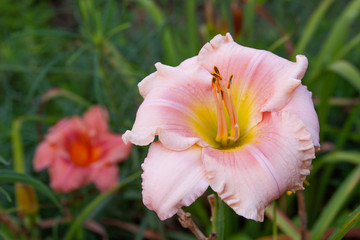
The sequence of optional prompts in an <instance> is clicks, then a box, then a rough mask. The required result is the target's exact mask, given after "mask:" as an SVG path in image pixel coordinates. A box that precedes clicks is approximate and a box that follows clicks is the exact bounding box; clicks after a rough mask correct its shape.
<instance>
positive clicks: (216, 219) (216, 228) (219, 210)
mask: <svg viewBox="0 0 360 240" xmlns="http://www.w3.org/2000/svg"><path fill="white" fill-rule="evenodd" d="M214 200H215V202H214V214H213V216H212V217H213V219H212V228H213V229H212V231H213V232H215V233H216V234H217V236H218V237H217V240H223V239H224V202H223V201H222V200H221V198H220V197H219V196H217V195H216V197H215V199H214Z"/></svg>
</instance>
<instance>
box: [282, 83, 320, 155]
mask: <svg viewBox="0 0 360 240" xmlns="http://www.w3.org/2000/svg"><path fill="white" fill-rule="evenodd" d="M282 111H287V112H291V113H294V114H296V116H297V117H298V118H300V119H301V120H302V121H303V123H304V124H305V126H306V128H307V130H308V131H309V132H310V134H311V138H312V141H313V144H314V146H315V147H316V149H319V148H320V143H319V131H320V126H319V120H318V116H317V114H316V112H315V109H314V103H313V101H312V94H311V92H309V91H308V90H307V88H306V87H305V86H303V85H301V86H299V87H298V88H297V89H296V90H295V92H294V97H293V98H292V99H291V101H290V102H289V103H288V104H287V105H286V106H285V107H284V108H283V109H282Z"/></svg>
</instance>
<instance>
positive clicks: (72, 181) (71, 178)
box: [49, 158, 91, 193]
mask: <svg viewBox="0 0 360 240" xmlns="http://www.w3.org/2000/svg"><path fill="white" fill-rule="evenodd" d="M49 174H50V185H51V188H52V189H54V190H55V191H56V192H63V193H67V192H70V191H73V190H75V189H78V188H80V187H82V186H85V185H87V184H89V180H90V177H89V176H90V174H91V173H90V172H89V168H84V167H78V166H75V165H74V164H72V163H70V162H69V161H66V160H65V159H62V158H57V159H55V160H54V162H53V164H52V165H51V166H50V168H49Z"/></svg>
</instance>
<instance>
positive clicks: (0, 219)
mask: <svg viewBox="0 0 360 240" xmlns="http://www.w3.org/2000/svg"><path fill="white" fill-rule="evenodd" d="M359 30H360V1H359V0H344V1H334V0H321V1H320V0H317V1H313V0H303V1H291V0H278V1H270V0H268V1H266V0H247V1H246V0H225V1H220V0H202V1H195V0H187V1H180V0H172V1H165V0H156V1H155V0H123V1H112V0H108V1H101V0H98V1H91V0H78V1H69V0H64V1H61V0H49V1H45V0H28V1H13V0H0V168H1V169H2V170H4V171H5V170H6V171H5V172H4V173H3V174H2V173H1V172H0V182H1V185H0V187H1V188H0V190H1V191H0V239H1V238H3V239H64V237H67V239H195V237H194V236H193V235H192V234H191V233H190V232H189V231H188V230H186V229H183V228H181V226H180V224H179V223H178V221H177V218H176V217H173V218H171V219H169V220H167V221H163V222H162V221H160V220H159V219H158V217H157V216H156V215H155V213H154V212H152V211H149V210H147V209H146V208H145V207H144V205H143V203H142V199H141V179H140V177H139V178H137V179H136V180H135V181H132V182H130V183H127V184H124V185H123V186H122V188H121V189H120V190H119V191H117V192H116V193H115V194H111V195H104V194H102V195H99V193H98V191H97V190H96V188H95V187H94V186H92V185H90V186H88V187H85V188H82V189H80V190H77V191H74V192H72V193H69V194H57V193H53V192H52V191H51V190H50V189H42V188H41V187H42V185H40V183H39V182H42V183H44V184H45V185H48V183H49V178H48V174H47V172H46V171H42V172H39V173H38V172H34V170H33V167H32V161H33V155H34V151H35V149H36V146H37V144H39V142H40V141H41V140H42V139H43V136H44V134H45V133H46V132H47V129H48V128H49V127H50V126H51V125H53V124H54V123H56V122H57V121H58V120H59V119H61V118H63V117H67V116H73V115H82V114H83V113H84V112H85V111H86V109H88V107H89V106H91V105H94V104H99V105H102V106H105V107H106V108H107V109H108V111H109V113H110V119H111V129H112V130H113V131H114V132H116V133H124V132H125V130H127V129H130V128H131V127H132V124H133V122H134V120H135V114H136V110H137V107H138V106H139V105H140V103H141V102H142V98H141V96H140V95H139V93H138V88H137V84H138V82H139V81H141V80H142V79H143V78H144V77H145V76H147V75H148V74H150V73H152V72H154V71H155V68H154V64H155V63H156V62H162V63H164V64H168V65H172V66H176V65H178V64H180V62H182V61H183V60H185V59H186V58H189V57H192V56H194V55H196V54H197V53H198V52H199V50H200V48H201V47H202V46H203V45H204V44H205V43H206V42H207V41H209V40H210V39H212V38H213V37H214V36H215V35H216V34H225V33H226V32H230V33H231V34H232V36H233V37H234V39H235V41H236V42H238V43H239V44H241V45H245V46H249V47H253V48H259V49H266V50H269V51H271V52H274V53H275V54H277V55H279V56H282V57H284V58H287V59H289V60H291V61H295V56H296V54H303V55H305V56H307V58H308V60H309V68H308V71H307V73H306V75H305V77H304V79H303V84H304V85H307V86H308V88H309V90H310V91H312V92H313V98H314V103H315V107H316V110H317V113H318V116H319V121H320V126H321V127H320V128H321V132H320V140H321V151H320V152H319V153H317V158H316V159H315V160H314V161H313V169H312V172H311V175H310V176H309V177H308V178H307V186H306V191H305V192H304V194H305V203H306V213H307V228H308V231H309V233H310V232H311V233H312V234H311V239H322V238H323V239H326V238H328V237H329V236H330V235H331V234H332V233H333V235H332V237H334V236H335V235H336V233H337V232H336V231H338V232H340V234H341V231H342V232H344V231H345V232H346V231H347V230H348V229H349V228H348V229H346V224H347V223H352V224H350V226H351V227H352V229H351V230H350V231H349V232H348V234H347V235H346V237H345V239H360V224H359V218H360V209H359V206H360V205H359V204H360V187H359V184H358V183H359V179H360V101H359V92H360V70H359V69H360V31H359ZM146 154H147V147H134V148H133V150H132V152H131V155H130V156H129V158H128V160H127V161H125V162H123V163H121V164H120V165H119V166H120V173H121V175H120V178H119V182H120V183H121V181H122V180H123V179H124V178H126V177H127V176H130V175H131V174H133V173H136V172H138V171H140V170H141V168H140V165H141V163H142V162H143V160H144V158H145V156H146ZM21 161H22V162H23V167H19V162H21ZM20 165H21V163H20ZM13 172H18V173H22V175H16V174H15V173H13ZM23 175H25V176H26V177H28V178H26V177H25V178H24V177H23ZM24 179H25V180H24ZM34 179H35V180H36V179H37V180H39V182H35V183H32V182H31V181H32V180H34ZM18 181H23V182H24V181H28V182H29V183H30V182H31V183H32V185H33V186H34V188H35V189H36V196H37V200H36V199H35V200H36V201H37V202H38V206H39V208H38V210H36V211H35V213H33V214H31V217H29V216H27V214H25V216H24V213H19V211H18V207H17V204H16V197H15V190H14V183H15V182H18ZM208 193H209V194H210V193H211V192H210V189H209V190H208ZM99 197H100V198H99ZM35 200H34V201H35ZM56 203H59V204H60V205H61V207H57V205H56ZM276 206H277V211H276V212H274V211H273V210H271V209H268V210H267V213H266V216H267V217H266V218H265V221H264V222H263V223H257V222H255V221H252V220H246V219H244V218H242V217H240V216H237V215H236V214H235V213H234V212H233V210H232V209H230V208H229V207H227V206H225V218H224V219H225V221H224V226H225V228H224V239H230V240H235V239H256V238H261V239H271V238H272V237H273V235H274V230H273V224H274V223H273V220H272V219H273V217H274V213H276V214H275V215H276V222H275V224H276V225H277V227H278V230H277V231H278V232H277V235H278V238H279V239H300V227H299V214H298V204H297V198H296V196H295V195H294V194H292V195H286V194H285V195H284V196H282V197H281V198H280V199H279V200H277V201H276ZM186 211H189V212H191V213H192V215H193V218H194V220H195V222H196V223H197V225H198V226H199V228H200V229H201V230H203V231H204V232H205V233H206V234H209V233H210V232H211V223H210V220H209V219H210V207H209V203H208V202H207V198H206V194H205V195H204V196H203V197H202V198H199V199H198V200H197V201H196V202H195V203H194V204H192V205H191V206H190V207H188V208H186ZM351 212H352V214H351ZM344 226H345V227H344ZM347 226H349V225H347ZM344 229H345V230H344ZM334 231H335V233H334ZM341 236H342V235H341ZM282 237H284V238H282ZM334 239H336V238H334Z"/></svg>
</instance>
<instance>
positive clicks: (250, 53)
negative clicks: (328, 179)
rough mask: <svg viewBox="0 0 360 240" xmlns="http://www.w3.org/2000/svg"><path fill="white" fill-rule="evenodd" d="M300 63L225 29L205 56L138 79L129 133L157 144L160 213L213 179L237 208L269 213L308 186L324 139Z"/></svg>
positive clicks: (150, 194) (148, 163)
mask: <svg viewBox="0 0 360 240" xmlns="http://www.w3.org/2000/svg"><path fill="white" fill-rule="evenodd" d="M307 64H308V62H307V59H306V57H305V56H297V57H296V63H293V62H290V61H288V60H286V59H283V58H281V57H278V56H276V55H274V54H272V53H270V52H267V51H262V50H256V49H252V48H247V47H243V46H240V45H238V44H237V43H235V42H234V41H233V39H232V37H231V35H230V34H227V35H226V36H221V35H218V36H216V37H214V39H212V40H211V41H210V43H207V44H206V45H205V46H204V47H203V48H202V49H201V51H200V53H199V55H198V56H195V57H193V58H190V59H187V60H185V61H184V62H182V63H181V64H180V65H179V66H177V67H170V66H166V65H162V64H160V63H157V64H155V66H156V69H157V71H156V72H155V73H153V74H151V75H149V76H148V77H146V78H145V79H144V80H142V82H140V83H139V90H140V94H141V95H142V96H143V97H144V102H143V103H142V104H141V106H140V107H139V110H138V112H137V115H136V121H135V123H134V126H133V128H132V130H131V131H127V132H126V133H125V134H124V135H123V139H124V141H125V142H128V141H130V142H132V143H134V144H137V145H147V144H149V143H151V142H153V141H154V137H155V135H158V138H159V141H157V142H155V143H152V144H151V146H150V148H149V153H148V156H147V158H146V159H145V161H144V164H143V165H142V168H143V170H144V173H143V175H142V178H143V183H142V187H143V202H144V204H145V205H146V206H147V207H148V208H149V209H152V210H154V211H155V212H156V213H157V214H158V216H159V218H160V219H162V220H163V219H166V218H169V217H171V216H173V215H174V214H175V213H176V212H177V211H178V209H179V208H181V207H182V206H188V205H190V204H191V203H192V202H194V201H195V199H196V198H198V197H199V196H201V195H202V194H203V193H204V192H205V190H206V189H207V188H208V186H209V185H210V187H211V188H212V189H213V190H214V191H215V192H217V193H218V195H219V196H220V197H221V199H222V200H224V201H225V202H226V203H227V204H228V205H229V206H230V207H231V208H232V209H234V211H235V212H236V213H237V214H239V215H242V216H244V217H246V218H249V219H254V220H256V221H262V220H263V217H264V208H265V207H266V206H267V205H268V204H269V203H270V202H271V201H273V200H274V199H277V198H278V197H279V196H280V195H282V194H283V193H284V192H285V191H288V190H290V191H295V190H298V189H303V181H304V179H305V177H306V175H308V174H309V173H310V170H309V168H310V165H311V161H312V159H314V157H315V149H317V148H318V147H319V124H318V118H317V115H316V112H315V110H314V106H313V102H312V98H311V93H310V92H309V91H308V90H307V88H306V87H305V86H303V85H301V78H302V77H303V75H304V74H305V71H306V68H307Z"/></svg>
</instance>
